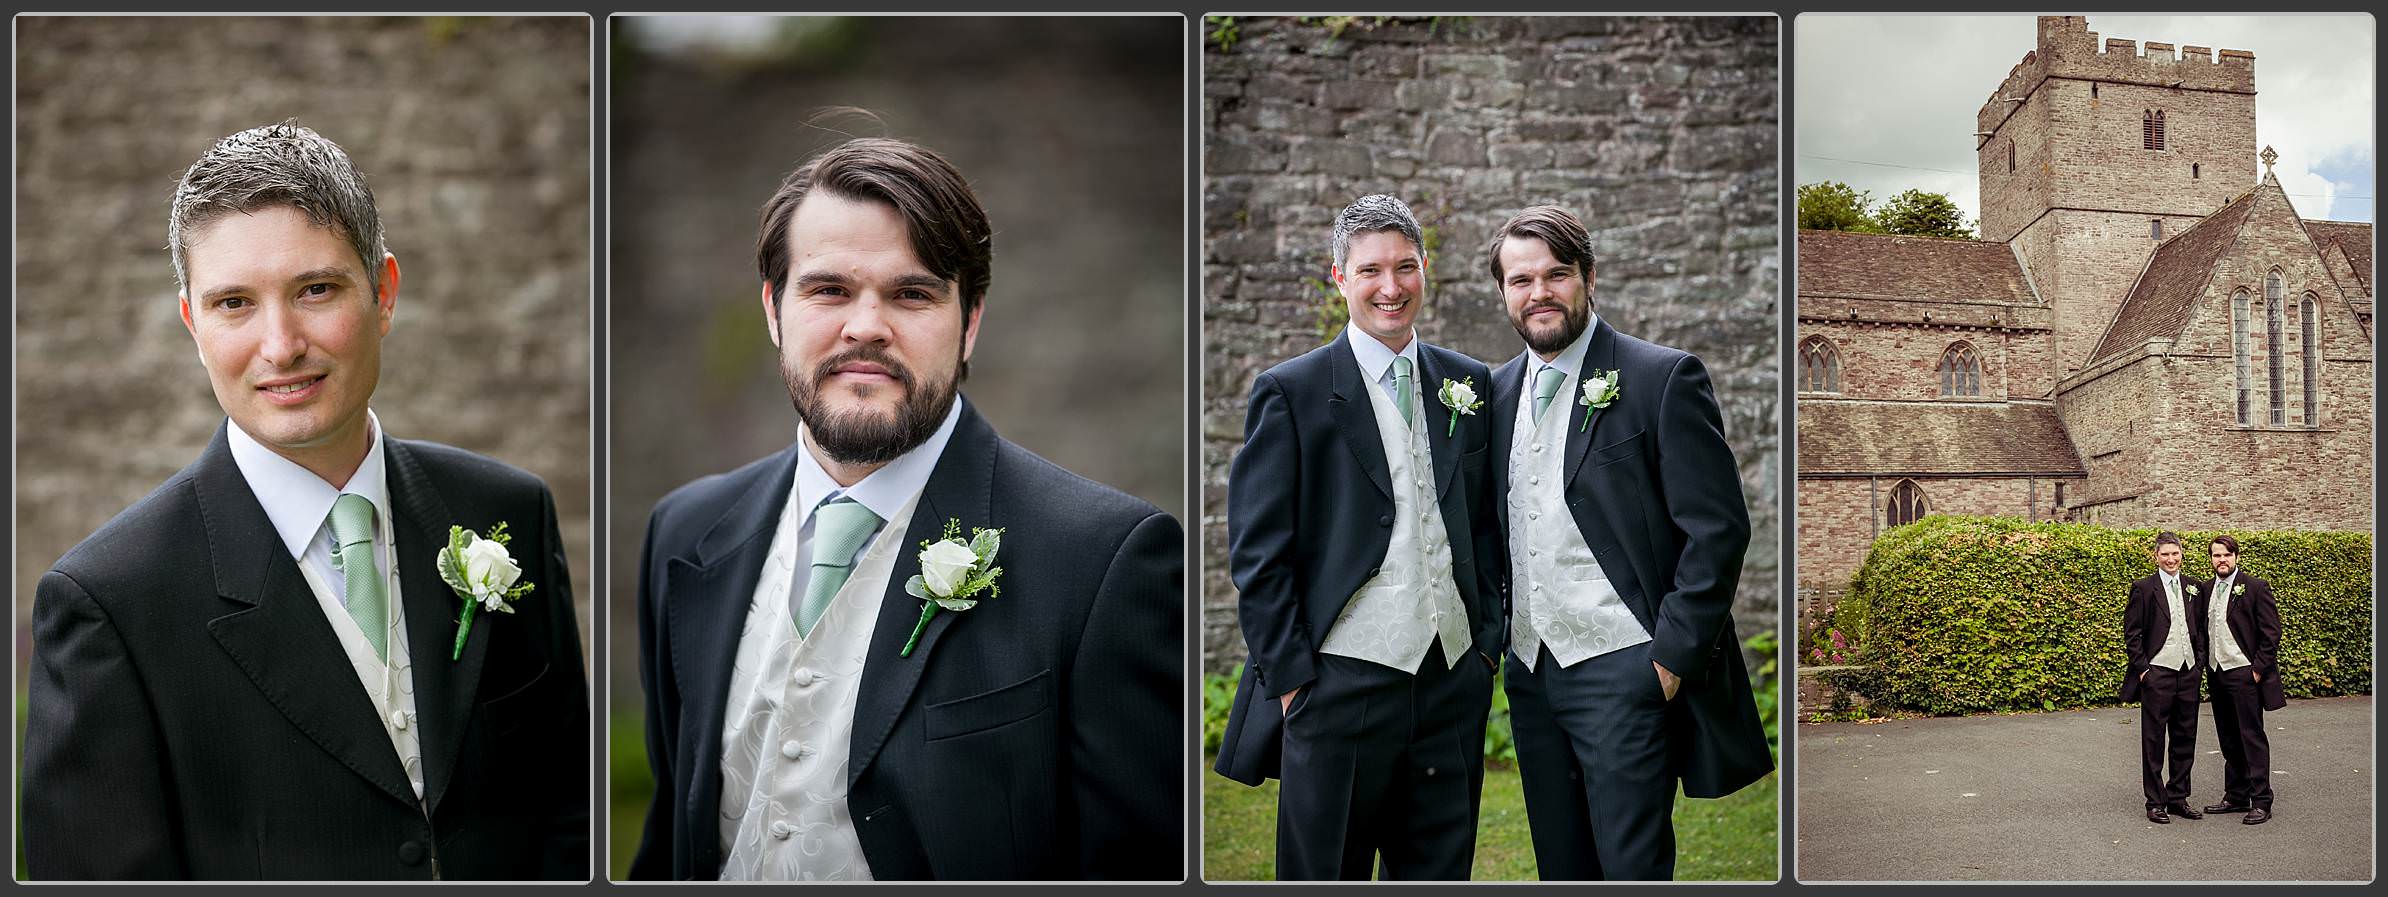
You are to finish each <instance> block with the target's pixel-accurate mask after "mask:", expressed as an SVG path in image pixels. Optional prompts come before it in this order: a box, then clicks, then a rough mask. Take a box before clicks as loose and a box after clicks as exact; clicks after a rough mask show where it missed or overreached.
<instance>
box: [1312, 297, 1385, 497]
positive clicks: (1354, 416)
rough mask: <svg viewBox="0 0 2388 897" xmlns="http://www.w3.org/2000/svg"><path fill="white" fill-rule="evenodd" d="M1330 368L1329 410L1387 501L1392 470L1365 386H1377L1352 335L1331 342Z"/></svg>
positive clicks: (1337, 430) (1345, 445)
mask: <svg viewBox="0 0 2388 897" xmlns="http://www.w3.org/2000/svg"><path fill="white" fill-rule="evenodd" d="M1327 370H1328V371H1330V372H1332V374H1333V377H1332V381H1333V382H1331V383H1330V384H1329V386H1330V388H1331V390H1332V392H1333V394H1332V395H1329V396H1328V397H1327V411H1328V413H1329V414H1331V415H1332V416H1333V417H1334V418H1335V430H1336V432H1338V433H1341V434H1342V435H1343V446H1344V447H1345V448H1347V449H1350V450H1351V453H1352V457H1353V458H1354V459H1355V460H1357V461H1359V462H1360V472H1362V473H1364V474H1367V475H1368V481H1369V482H1371V483H1375V484H1376V491H1378V492H1381V493H1384V496H1385V500H1386V501H1392V500H1393V472H1392V469H1391V468H1389V467H1387V466H1386V463H1385V445H1384V442H1383V441H1381V440H1380V439H1379V434H1378V433H1377V429H1376V412H1375V411H1374V410H1372V409H1371V408H1370V407H1369V403H1370V402H1371V401H1373V400H1372V399H1370V398H1369V396H1368V393H1366V392H1363V390H1369V389H1375V388H1376V386H1375V384H1372V383H1369V382H1368V380H1367V378H1366V376H1365V375H1363V374H1361V373H1360V360H1359V359H1358V358H1355V357H1353V356H1352V345H1351V335H1350V334H1348V333H1347V334H1344V335H1343V336H1339V337H1336V338H1335V341H1334V342H1332V343H1329V344H1328V349H1327Z"/></svg>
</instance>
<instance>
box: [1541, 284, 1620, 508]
mask: <svg viewBox="0 0 2388 897" xmlns="http://www.w3.org/2000/svg"><path fill="white" fill-rule="evenodd" d="M1616 369H1617V331H1615V330H1613V329H1610V327H1609V322H1608V319H1606V318H1602V319H1600V320H1598V321H1596V322H1594V323H1593V325H1592V344H1591V345H1588V346H1585V347H1584V363H1583V365H1582V370H1580V371H1577V372H1576V381H1575V392H1574V393H1573V394H1571V395H1564V396H1559V397H1558V398H1555V399H1552V400H1551V401H1553V402H1566V403H1567V407H1568V408H1569V409H1570V413H1569V414H1568V416H1567V485H1568V486H1570V487H1572V486H1574V485H1575V475H1576V474H1577V473H1578V472H1579V471H1581V470H1582V469H1583V466H1584V453H1585V450H1587V449H1590V448H1591V447H1592V434H1593V433H1594V432H1596V431H1597V430H1598V429H1599V427H1600V419H1601V417H1603V416H1604V415H1605V413H1606V411H1607V409H1605V408H1600V409H1595V408H1591V407H1589V406H1586V405H1585V404H1584V403H1583V391H1584V381H1585V380H1586V379H1589V378H1590V375H1591V373H1592V372H1593V371H1596V370H1598V371H1614V370H1616ZM1544 413H1545V414H1548V413H1549V412H1544Z"/></svg>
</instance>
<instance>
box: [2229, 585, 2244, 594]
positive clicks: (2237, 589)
mask: <svg viewBox="0 0 2388 897" xmlns="http://www.w3.org/2000/svg"><path fill="white" fill-rule="evenodd" d="M2230 593H2231V594H2233V595H2245V594H2247V584H2246V583H2243V582H2242V583H2239V584H2237V585H2234V586H2231V587H2230Z"/></svg>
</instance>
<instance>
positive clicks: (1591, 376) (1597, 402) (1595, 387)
mask: <svg viewBox="0 0 2388 897" xmlns="http://www.w3.org/2000/svg"><path fill="white" fill-rule="evenodd" d="M1618 392H1620V390H1619V388H1618V386H1617V372H1616V371H1603V370H1598V369H1595V370H1590V371H1586V372H1584V395H1583V398H1580V399H1577V400H1576V402H1575V403H1576V404H1578V405H1582V406H1584V407H1585V408H1587V409H1590V410H1589V411H1586V412H1585V414H1584V422H1583V423H1582V424H1579V425H1577V426H1576V432H1578V433H1581V432H1583V431H1584V430H1586V429H1589V428H1590V427H1591V426H1592V414H1591V411H1598V410H1600V409H1602V408H1606V407H1609V403H1611V402H1614V401H1617V394H1618Z"/></svg>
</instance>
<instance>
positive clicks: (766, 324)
mask: <svg viewBox="0 0 2388 897" xmlns="http://www.w3.org/2000/svg"><path fill="white" fill-rule="evenodd" d="M771 294H772V289H771V284H770V283H768V282H766V283H764V284H763V332H764V333H768V334H771V344H772V345H774V346H778V345H779V303H777V302H774V301H772V295H771ZM783 348H784V347H783Z"/></svg>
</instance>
